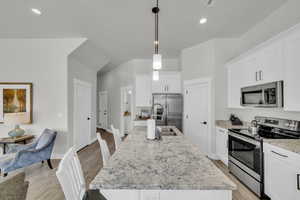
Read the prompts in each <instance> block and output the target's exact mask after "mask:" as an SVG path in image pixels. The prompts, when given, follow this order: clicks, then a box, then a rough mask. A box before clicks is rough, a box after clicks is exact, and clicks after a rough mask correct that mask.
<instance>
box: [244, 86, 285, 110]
mask: <svg viewBox="0 0 300 200" xmlns="http://www.w3.org/2000/svg"><path fill="white" fill-rule="evenodd" d="M241 106H245V107H265V108H281V107H283V81H277V82H272V83H267V84H263V85H256V86H251V87H244V88H242V89H241Z"/></svg>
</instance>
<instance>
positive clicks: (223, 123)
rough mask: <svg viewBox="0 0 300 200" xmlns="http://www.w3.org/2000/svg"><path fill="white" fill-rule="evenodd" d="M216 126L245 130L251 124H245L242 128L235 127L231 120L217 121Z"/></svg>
mask: <svg viewBox="0 0 300 200" xmlns="http://www.w3.org/2000/svg"><path fill="white" fill-rule="evenodd" d="M216 126H218V127H220V128H224V129H245V128H248V127H249V126H250V123H249V122H243V125H242V126H235V125H232V124H231V121H229V120H216Z"/></svg>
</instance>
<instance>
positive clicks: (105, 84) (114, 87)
mask: <svg viewBox="0 0 300 200" xmlns="http://www.w3.org/2000/svg"><path fill="white" fill-rule="evenodd" d="M163 70H164V71H179V70H180V67H179V63H178V60H177V59H167V60H163ZM151 72H152V61H151V60H146V59H134V60H131V61H128V62H126V63H124V64H121V65H120V66H118V67H116V68H114V69H113V70H111V71H109V72H105V73H100V74H99V76H98V88H99V91H107V92H108V116H109V117H108V125H109V126H110V125H111V124H113V125H114V126H116V127H118V128H119V127H120V113H121V107H120V106H121V87H125V86H129V85H132V86H133V87H134V85H135V77H136V75H137V74H150V73H151ZM133 95H134V92H133ZM133 103H134V102H133Z"/></svg>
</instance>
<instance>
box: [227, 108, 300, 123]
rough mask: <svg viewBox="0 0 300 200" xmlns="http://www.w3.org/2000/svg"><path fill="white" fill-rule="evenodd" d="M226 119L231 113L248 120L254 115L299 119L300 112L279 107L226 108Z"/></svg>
mask: <svg viewBox="0 0 300 200" xmlns="http://www.w3.org/2000/svg"><path fill="white" fill-rule="evenodd" d="M227 112H228V114H227V115H228V119H229V116H230V114H231V113H233V114H235V115H236V116H238V117H239V118H240V119H241V120H243V121H248V122H250V121H251V120H253V119H254V117H255V116H264V117H274V118H282V119H293V120H299V121H300V112H286V111H282V110H280V109H272V108H271V109H267V108H246V109H228V110H227Z"/></svg>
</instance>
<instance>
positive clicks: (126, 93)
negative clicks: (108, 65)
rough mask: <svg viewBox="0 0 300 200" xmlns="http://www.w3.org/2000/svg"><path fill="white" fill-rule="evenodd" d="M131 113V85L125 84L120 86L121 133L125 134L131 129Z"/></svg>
mask: <svg viewBox="0 0 300 200" xmlns="http://www.w3.org/2000/svg"><path fill="white" fill-rule="evenodd" d="M132 114H133V87H132V86H127V87H122V88H121V116H120V123H121V124H120V127H121V128H120V129H121V134H122V135H127V134H129V133H130V131H131V130H132Z"/></svg>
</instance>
